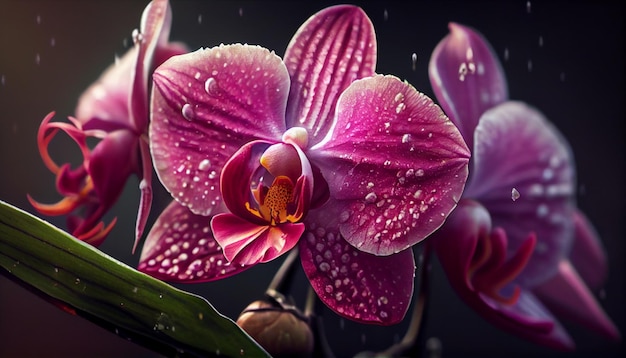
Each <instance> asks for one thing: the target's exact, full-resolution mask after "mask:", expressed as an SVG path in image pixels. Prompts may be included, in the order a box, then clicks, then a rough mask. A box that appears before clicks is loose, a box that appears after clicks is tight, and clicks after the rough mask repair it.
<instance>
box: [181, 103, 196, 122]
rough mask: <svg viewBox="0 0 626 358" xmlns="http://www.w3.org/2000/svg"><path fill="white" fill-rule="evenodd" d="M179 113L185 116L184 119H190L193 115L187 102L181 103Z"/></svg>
mask: <svg viewBox="0 0 626 358" xmlns="http://www.w3.org/2000/svg"><path fill="white" fill-rule="evenodd" d="M181 113H182V114H183V117H185V119H186V120H188V121H191V120H192V119H193V116H194V113H193V108H192V107H191V105H190V104H189V103H185V104H184V105H183V108H182V110H181Z"/></svg>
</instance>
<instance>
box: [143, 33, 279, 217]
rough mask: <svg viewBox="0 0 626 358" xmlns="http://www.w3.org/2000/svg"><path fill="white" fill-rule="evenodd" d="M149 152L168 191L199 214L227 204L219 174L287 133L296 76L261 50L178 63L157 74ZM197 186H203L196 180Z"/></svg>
mask: <svg viewBox="0 0 626 358" xmlns="http://www.w3.org/2000/svg"><path fill="white" fill-rule="evenodd" d="M153 77H154V88H153V96H152V122H151V126H150V145H151V151H152V157H153V160H154V165H155V168H156V171H157V174H158V175H159V178H160V179H161V182H162V183H163V185H164V186H165V187H166V189H167V190H168V191H169V192H170V193H172V195H173V196H174V198H176V200H178V201H179V202H180V203H181V204H183V205H185V206H187V207H189V208H190V210H191V211H193V212H194V213H196V214H201V215H208V214H210V213H211V211H212V210H213V208H214V206H215V204H214V203H218V202H219V201H220V200H221V199H220V188H219V178H220V174H221V173H220V170H221V168H222V167H223V166H224V164H225V163H226V161H227V160H228V158H230V156H231V155H232V154H233V153H235V151H236V150H237V149H238V148H239V147H240V146H241V145H242V144H244V143H246V142H249V141H251V140H254V139H258V138H261V139H263V138H266V139H271V140H274V141H278V140H279V139H280V136H281V134H282V132H284V131H285V123H284V118H285V117H284V111H285V106H286V101H287V93H288V90H289V76H288V74H287V70H286V69H285V66H284V65H283V63H282V61H281V59H280V58H279V57H278V56H276V55H274V54H273V53H270V52H269V51H268V50H266V49H263V48H261V47H257V46H248V45H229V46H220V47H214V48H212V49H206V50H198V51H196V52H193V53H189V54H185V55H181V56H175V57H173V58H171V59H170V60H168V61H166V62H165V63H164V64H163V65H161V66H160V67H159V68H158V69H157V70H156V71H155V73H154V75H153ZM196 179H197V180H196Z"/></svg>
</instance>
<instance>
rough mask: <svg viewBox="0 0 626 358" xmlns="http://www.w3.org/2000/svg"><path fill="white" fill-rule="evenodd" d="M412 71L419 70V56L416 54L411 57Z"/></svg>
mask: <svg viewBox="0 0 626 358" xmlns="http://www.w3.org/2000/svg"><path fill="white" fill-rule="evenodd" d="M411 69H412V70H413V71H415V70H416V69H417V54H416V53H415V52H413V54H412V55H411Z"/></svg>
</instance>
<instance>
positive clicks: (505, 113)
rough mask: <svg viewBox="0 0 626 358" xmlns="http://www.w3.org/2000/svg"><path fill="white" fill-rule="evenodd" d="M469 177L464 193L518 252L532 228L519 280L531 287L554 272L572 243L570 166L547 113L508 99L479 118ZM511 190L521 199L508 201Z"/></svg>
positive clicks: (566, 151) (511, 249)
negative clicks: (530, 249) (531, 245)
mask: <svg viewBox="0 0 626 358" xmlns="http://www.w3.org/2000/svg"><path fill="white" fill-rule="evenodd" d="M473 155H474V158H473V160H474V162H473V164H474V166H473V174H472V175H473V176H472V179H471V181H470V183H469V184H468V186H467V188H466V190H465V193H464V196H465V197H468V198H474V199H476V200H479V201H480V202H481V203H482V204H483V205H484V206H485V207H486V208H487V209H488V210H489V213H490V214H491V218H492V220H493V225H494V226H500V227H502V228H503V229H504V230H505V231H506V233H507V235H508V238H509V252H514V251H517V250H518V248H519V247H520V246H521V245H522V243H523V242H524V240H525V239H526V237H527V236H528V234H529V233H530V232H534V233H535V234H536V235H537V246H536V248H535V252H534V254H533V257H532V258H531V259H530V262H529V264H528V265H527V266H526V269H525V270H524V272H522V274H521V275H519V276H518V283H520V284H521V285H522V286H524V287H532V286H533V285H536V284H538V283H540V282H541V281H543V280H545V279H547V278H548V277H550V276H551V275H553V274H554V273H555V272H556V270H557V264H558V262H559V260H560V259H561V258H562V257H563V256H564V255H565V254H566V253H568V250H569V249H570V247H571V243H572V239H573V233H574V231H573V230H574V225H573V222H572V220H571V217H572V215H573V209H574V205H573V199H572V198H573V191H574V189H573V188H574V167H573V163H572V156H571V152H570V149H569V147H568V145H567V142H566V141H565V140H564V139H563V138H562V137H561V135H560V134H559V133H558V132H557V130H556V129H555V128H554V127H553V126H552V125H551V124H550V123H549V122H548V121H547V119H546V118H545V117H543V115H542V114H541V113H539V112H538V111H536V110H535V109H533V108H531V107H529V106H527V105H526V104H523V103H521V102H506V103H504V104H501V105H499V106H497V107H495V108H493V109H491V110H489V111H487V112H485V114H484V115H483V116H482V117H481V119H480V122H479V124H478V127H477V128H476V133H475V141H474V152H473ZM512 189H515V190H517V191H518V192H519V194H520V197H519V198H518V199H516V200H515V201H514V200H512V199H511V191H512Z"/></svg>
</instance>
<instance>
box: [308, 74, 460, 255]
mask: <svg viewBox="0 0 626 358" xmlns="http://www.w3.org/2000/svg"><path fill="white" fill-rule="evenodd" d="M336 121H337V122H336V125H335V127H334V128H333V130H332V132H331V133H329V136H328V137H327V138H326V139H325V140H324V141H323V142H321V143H319V145H318V146H316V147H313V148H311V150H310V151H309V153H308V154H309V157H310V158H312V161H313V163H314V164H316V165H317V166H319V167H320V169H321V171H322V174H323V175H324V177H325V178H326V180H327V182H328V185H329V188H330V197H331V199H330V200H329V202H328V203H327V204H326V205H327V206H336V207H338V208H340V209H341V210H339V211H338V212H339V213H340V222H339V227H340V229H341V233H342V235H343V236H344V238H345V239H346V240H347V241H348V242H350V243H351V244H352V245H354V246H355V247H356V248H358V249H359V250H361V251H365V252H368V253H372V254H375V255H390V254H393V253H396V252H400V251H402V250H404V249H406V248H408V247H410V246H412V245H414V244H415V243H417V242H419V241H421V240H423V239H424V238H425V237H426V236H428V235H429V234H431V233H432V232H433V231H435V230H436V229H437V228H438V227H439V226H441V224H442V223H443V222H444V220H445V219H446V217H447V216H448V213H449V212H450V211H451V210H452V209H453V208H454V207H455V206H456V203H457V201H458V200H459V198H460V197H461V193H462V191H463V187H464V185H465V180H466V178H467V171H468V161H469V156H470V153H469V150H468V148H467V146H466V145H465V143H464V142H463V138H462V137H461V135H460V134H459V131H458V130H457V129H456V127H455V126H454V124H453V123H452V122H450V121H449V120H448V118H447V117H446V116H445V115H444V114H443V112H442V111H441V109H440V108H439V107H438V106H436V105H435V104H434V103H433V102H432V100H431V99H430V98H428V97H427V96H425V95H424V94H422V93H419V92H417V91H416V90H415V89H414V88H413V87H412V86H410V85H409V84H407V83H403V82H401V81H400V80H399V79H398V78H396V77H393V76H382V75H377V76H374V77H370V78H366V79H362V80H357V81H355V82H354V83H353V84H352V85H351V86H350V87H349V88H348V89H347V90H346V91H345V92H344V93H343V95H342V96H341V98H340V99H339V102H338V105H337V120H336ZM318 224H319V225H322V224H323V223H318Z"/></svg>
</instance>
